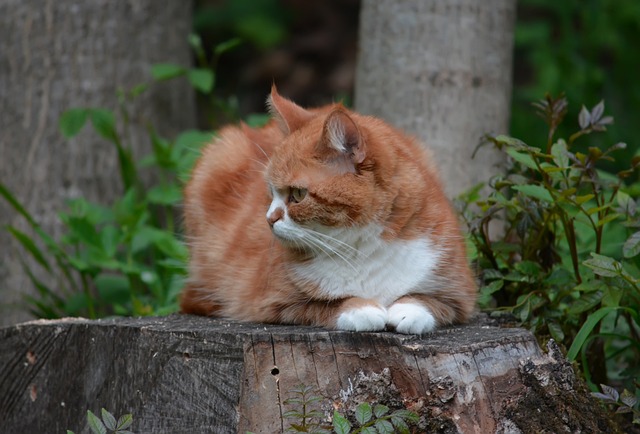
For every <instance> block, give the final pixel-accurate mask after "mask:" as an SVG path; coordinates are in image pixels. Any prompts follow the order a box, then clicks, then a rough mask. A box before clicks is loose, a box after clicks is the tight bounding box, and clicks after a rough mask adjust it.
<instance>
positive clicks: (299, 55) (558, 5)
mask: <svg viewBox="0 0 640 434" xmlns="http://www.w3.org/2000/svg"><path fill="white" fill-rule="evenodd" d="M359 3H360V2H359V1H358V0H326V1H322V2H309V1H304V0H259V1H256V0H198V1H196V6H195V11H194V31H195V32H196V33H197V34H199V35H200V36H201V37H202V40H203V45H204V46H205V47H214V46H215V45H216V44H219V43H220V42H222V41H226V40H229V39H232V38H236V37H238V38H240V39H241V40H242V43H241V44H240V45H238V46H237V47H236V48H235V49H233V50H230V51H229V52H227V53H225V54H224V56H223V57H222V59H221V60H220V62H219V64H218V65H217V77H216V90H215V92H216V93H217V97H219V98H222V99H223V100H225V101H226V102H227V106H226V110H222V109H221V110H220V111H218V112H212V109H211V108H207V109H204V110H203V108H204V107H205V105H204V104H201V105H200V107H201V110H200V118H199V124H200V127H202V128H211V127H212V126H216V125H217V124H219V123H223V122H226V121H227V120H230V119H229V118H233V117H236V118H237V117H246V115H247V114H250V113H254V112H262V111H264V100H265V96H266V93H267V92H268V89H269V87H270V85H271V82H272V81H275V82H276V83H277V84H278V86H279V87H280V89H281V91H282V93H283V94H284V95H287V96H288V97H290V98H292V99H293V100H295V101H296V102H298V103H300V104H301V105H308V106H314V105H320V104H325V103H328V102H331V101H336V100H342V101H343V102H345V103H346V104H349V103H350V101H351V100H352V94H353V86H354V72H355V62H356V55H357V35H358V12H359ZM209 55H211V53H209ZM639 77H640V2H639V1H637V0H563V1H557V0H519V1H518V9H517V23H516V32H515V55H514V88H513V103H512V117H511V135H513V136H515V137H519V138H523V139H525V140H527V141H531V140H532V139H533V140H535V141H538V140H539V141H540V143H544V141H545V140H546V128H544V124H543V123H542V121H541V120H540V119H538V118H536V117H535V116H532V113H533V110H532V108H531V102H532V101H535V100H538V99H541V98H543V97H544V94H545V92H549V93H551V94H552V95H554V96H556V95H558V94H560V93H561V92H564V93H565V94H566V96H567V98H568V100H569V113H568V119H569V122H566V123H565V125H564V126H563V128H565V129H570V130H571V131H574V130H576V129H577V116H578V113H579V111H580V108H581V105H582V104H585V105H586V106H587V107H589V108H590V107H592V106H594V105H595V104H597V103H598V102H599V101H600V100H601V99H604V101H605V104H606V113H607V114H609V115H612V116H614V117H615V124H614V125H612V126H610V127H609V128H608V130H609V134H606V135H592V136H590V137H588V138H587V140H584V141H582V144H583V146H593V145H600V144H601V143H599V142H598V141H603V140H612V139H610V138H615V140H617V141H624V142H626V143H627V144H628V145H629V146H628V147H627V149H626V150H625V151H623V152H624V153H626V155H624V156H622V155H620V159H619V161H625V160H628V159H630V158H631V157H632V156H633V155H634V154H636V153H637V151H638V141H637V139H636V138H635V134H634V127H635V125H636V122H637V121H638V120H640V80H639V79H638V78H639ZM563 135H567V131H566V130H565V131H562V130H561V131H560V136H563ZM529 144H531V145H533V146H536V143H529Z"/></svg>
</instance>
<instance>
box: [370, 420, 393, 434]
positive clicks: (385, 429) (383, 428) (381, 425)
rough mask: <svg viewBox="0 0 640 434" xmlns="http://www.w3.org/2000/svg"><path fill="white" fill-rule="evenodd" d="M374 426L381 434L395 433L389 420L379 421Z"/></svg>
mask: <svg viewBox="0 0 640 434" xmlns="http://www.w3.org/2000/svg"><path fill="white" fill-rule="evenodd" d="M374 426H375V427H376V430H378V433H380V434H393V432H394V429H393V425H391V422H389V421H388V420H384V419H382V420H378V421H376V424H375V425H374Z"/></svg>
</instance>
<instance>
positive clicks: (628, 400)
mask: <svg viewBox="0 0 640 434" xmlns="http://www.w3.org/2000/svg"><path fill="white" fill-rule="evenodd" d="M620 401H622V403H623V404H624V405H626V406H627V407H634V406H635V405H636V404H637V403H638V397H637V396H635V395H634V394H633V393H631V392H629V391H628V390H627V389H624V390H623V391H622V395H620Z"/></svg>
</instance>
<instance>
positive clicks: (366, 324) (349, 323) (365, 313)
mask: <svg viewBox="0 0 640 434" xmlns="http://www.w3.org/2000/svg"><path fill="white" fill-rule="evenodd" d="M386 320H387V312H386V311H385V310H384V309H381V308H379V307H375V306H365V307H358V308H355V309H351V310H347V311H346V312H342V313H341V314H340V316H339V317H338V322H337V327H338V329H339V330H349V331H354V332H365V331H368V332H372V331H377V330H384V327H385V325H386V322H387V321H386Z"/></svg>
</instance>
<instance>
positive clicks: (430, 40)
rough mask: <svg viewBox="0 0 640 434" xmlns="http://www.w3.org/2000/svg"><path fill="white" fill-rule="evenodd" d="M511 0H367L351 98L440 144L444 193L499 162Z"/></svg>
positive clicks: (483, 176) (507, 92)
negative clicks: (492, 143)
mask: <svg viewBox="0 0 640 434" xmlns="http://www.w3.org/2000/svg"><path fill="white" fill-rule="evenodd" d="M515 7H516V2H515V1H514V0H489V1H482V2H478V1H475V0H451V1H439V0H403V1H395V0H363V2H362V10H361V15H360V37H359V43H360V49H359V59H358V63H357V70H356V87H355V106H356V109H357V110H359V111H361V112H363V113H368V114H372V115H375V116H379V117H382V118H383V119H385V120H387V121H389V122H391V123H392V124H394V125H396V126H397V127H400V128H403V129H405V130H406V131H408V132H410V133H413V134H415V135H416V136H417V137H419V138H420V139H422V140H423V141H424V142H425V143H426V144H427V145H428V146H429V147H430V148H431V149H433V150H434V154H435V159H436V160H437V162H438V164H439V166H440V167H441V173H442V177H443V179H444V183H445V185H446V186H447V193H448V194H449V195H450V196H455V195H457V194H459V193H461V192H463V191H464V190H466V189H468V188H470V187H472V186H473V185H475V184H477V183H479V182H482V181H487V180H488V179H489V177H490V176H491V175H493V174H494V173H495V168H494V166H495V165H496V164H497V163H499V162H500V161H501V159H500V157H499V155H498V154H497V153H495V152H493V150H490V149H489V148H488V147H487V148H486V149H482V150H481V151H480V152H479V153H478V154H477V155H476V157H475V159H474V160H473V161H472V160H471V154H472V152H473V150H474V149H475V147H476V146H477V145H478V143H479V141H480V139H481V137H482V136H483V135H485V134H486V133H490V132H494V133H506V132H507V131H508V125H509V110H510V102H511V81H512V80H511V69H512V67H511V63H512V48H513V29H514V21H515Z"/></svg>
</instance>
